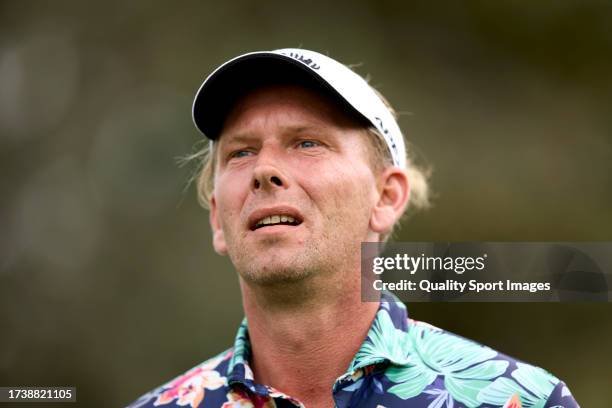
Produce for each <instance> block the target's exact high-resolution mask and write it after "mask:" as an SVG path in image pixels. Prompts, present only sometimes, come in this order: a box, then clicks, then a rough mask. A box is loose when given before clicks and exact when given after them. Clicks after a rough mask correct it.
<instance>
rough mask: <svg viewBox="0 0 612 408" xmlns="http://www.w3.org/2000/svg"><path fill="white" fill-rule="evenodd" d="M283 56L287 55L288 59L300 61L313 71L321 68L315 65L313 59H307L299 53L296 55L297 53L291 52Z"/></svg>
mask: <svg viewBox="0 0 612 408" xmlns="http://www.w3.org/2000/svg"><path fill="white" fill-rule="evenodd" d="M281 54H283V55H286V56H288V57H291V58H293V59H295V60H298V61H300V62H301V63H302V64H304V65H306V66H308V67H309V68H311V69H319V68H321V67H320V66H319V65H317V64H315V62H314V61H313V60H312V58H306V57H305V56H304V55H302V54H298V53H295V52H290V53H288V54H287V53H284V52H283V53H281Z"/></svg>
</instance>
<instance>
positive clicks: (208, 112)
mask: <svg viewBox="0 0 612 408" xmlns="http://www.w3.org/2000/svg"><path fill="white" fill-rule="evenodd" d="M193 119H194V122H195V124H196V126H197V127H198V128H199V129H200V130H201V131H202V132H203V133H204V134H205V135H206V136H207V137H208V138H210V139H211V141H212V142H211V147H210V152H209V154H208V155H207V156H205V157H204V167H203V170H202V174H201V176H200V178H199V184H198V187H199V193H200V197H201V199H202V201H204V202H205V204H207V205H208V206H209V208H210V223H211V227H212V233H213V245H214V248H215V250H216V252H218V253H219V254H221V255H228V256H229V257H230V259H231V261H232V263H233V265H234V266H235V268H236V270H237V271H238V275H239V280H240V287H241V291H242V298H243V305H244V310H245V315H246V319H245V320H244V322H243V323H242V325H241V327H240V328H239V330H238V334H237V336H236V341H235V344H234V347H233V348H231V349H229V350H228V351H226V352H224V353H222V354H220V355H219V356H217V357H215V358H213V359H211V360H208V361H206V362H204V363H202V364H201V365H199V366H197V367H195V368H193V369H192V370H190V371H188V372H187V373H186V374H184V375H182V376H180V377H178V378H176V379H175V380H173V381H170V382H169V383H167V384H166V385H164V386H162V387H160V388H158V389H156V390H154V391H153V392H151V393H149V394H146V395H144V396H143V397H141V398H140V399H139V400H138V401H136V402H134V403H133V404H132V405H131V407H152V406H163V407H165V406H168V407H169V406H189V407H234V406H235V407H273V406H280V407H291V406H305V407H333V406H337V407H342V408H344V407H380V406H382V407H400V406H410V407H430V408H433V407H438V408H439V407H455V408H458V407H479V406H483V407H521V406H523V407H553V406H555V407H566V408H567V407H576V406H577V404H576V402H575V401H574V399H573V397H572V396H571V394H570V392H569V390H568V389H567V387H566V386H565V385H564V384H563V382H561V381H559V380H558V379H557V378H555V377H553V376H552V375H550V374H549V373H547V372H546V371H544V370H542V369H539V368H536V367H533V366H530V365H528V364H524V363H521V362H519V361H516V360H514V359H512V358H510V357H507V356H505V355H502V354H500V353H498V352H496V351H494V350H492V349H490V348H488V347H485V346H482V345H479V344H477V343H474V342H472V341H469V340H466V339H463V338H461V337H458V336H455V335H453V334H450V333H447V332H445V331H442V330H440V329H437V328H435V327H432V326H430V325H427V324H424V323H419V322H416V321H414V320H411V319H408V317H407V312H406V309H405V307H404V305H403V304H402V303H400V302H399V301H397V300H396V299H395V298H394V297H393V296H392V295H390V294H386V293H383V294H382V297H381V300H380V302H362V300H361V293H360V288H361V286H360V262H361V260H360V243H361V242H362V241H363V242H368V241H369V242H377V241H384V240H385V239H386V238H387V237H388V236H389V234H390V233H391V231H392V229H393V226H394V225H395V224H396V222H397V221H398V220H399V219H400V217H401V216H402V214H403V213H404V211H405V209H406V207H407V205H408V202H409V198H410V201H413V200H414V202H417V203H419V204H421V205H422V204H424V203H426V202H427V198H426V183H425V181H424V180H425V178H424V177H423V176H422V174H420V173H419V172H418V169H416V168H415V167H414V166H412V165H411V164H410V163H408V161H407V159H406V152H405V150H406V149H405V145H404V140H403V136H402V134H401V132H400V129H399V127H398V125H397V123H396V121H395V118H394V115H393V113H392V111H391V110H390V108H389V107H388V105H386V103H385V102H384V101H383V100H382V99H381V97H379V95H378V94H377V93H376V92H375V91H374V90H373V89H372V88H371V87H370V86H369V85H368V84H367V82H366V81H365V80H363V79H362V78H361V77H360V76H358V75H357V74H355V73H354V72H353V71H351V70H350V69H349V68H347V67H346V66H344V65H342V64H340V63H338V62H337V61H335V60H333V59H331V58H328V57H326V56H324V55H321V54H318V53H316V52H312V51H308V50H300V49H284V50H277V51H272V52H259V53H251V54H246V55H243V56H240V57H237V58H235V59H233V60H231V61H229V62H227V63H225V64H224V65H222V66H221V67H220V68H218V69H217V70H216V71H215V72H213V73H212V74H211V75H210V76H209V77H208V78H207V79H206V81H205V82H204V83H203V85H202V87H201V88H200V90H199V91H198V93H197V95H196V98H195V101H194V106H193ZM409 193H410V194H409ZM409 195H410V197H409Z"/></svg>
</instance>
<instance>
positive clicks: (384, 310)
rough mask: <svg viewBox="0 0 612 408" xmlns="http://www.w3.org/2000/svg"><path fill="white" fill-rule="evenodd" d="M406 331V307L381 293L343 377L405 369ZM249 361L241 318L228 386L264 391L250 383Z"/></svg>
mask: <svg viewBox="0 0 612 408" xmlns="http://www.w3.org/2000/svg"><path fill="white" fill-rule="evenodd" d="M408 327H409V326H408V311H407V310H406V306H405V305H404V304H403V303H402V302H401V301H400V300H399V299H398V298H397V297H396V296H395V295H393V294H392V293H389V292H382V294H381V299H380V305H379V306H378V311H377V312H376V316H375V318H374V321H373V322H372V325H371V326H370V330H369V331H368V335H367V337H366V339H365V341H364V342H363V344H362V345H361V347H360V349H359V351H358V352H357V354H356V355H355V357H354V358H353V361H352V362H351V364H350V365H349V367H348V370H347V373H346V374H351V373H353V372H354V371H356V370H358V369H360V368H363V367H366V366H370V365H373V364H379V363H384V362H390V363H392V364H396V365H406V364H407V363H408V361H407V359H406V355H407V350H408V349H409V347H410V344H409V338H408ZM340 334H341V333H340ZM250 358H251V342H250V340H249V332H248V325H247V319H246V318H245V319H244V320H243V321H242V324H241V325H240V328H239V329H238V333H237V334H236V340H235V341H234V348H233V355H232V359H231V360H230V363H229V367H228V382H229V384H233V383H241V384H243V385H245V386H247V387H248V388H250V389H251V390H252V391H255V392H258V391H264V389H263V388H262V389H261V390H260V389H259V386H258V384H255V382H254V377H253V372H252V371H251V368H250V367H249V360H250Z"/></svg>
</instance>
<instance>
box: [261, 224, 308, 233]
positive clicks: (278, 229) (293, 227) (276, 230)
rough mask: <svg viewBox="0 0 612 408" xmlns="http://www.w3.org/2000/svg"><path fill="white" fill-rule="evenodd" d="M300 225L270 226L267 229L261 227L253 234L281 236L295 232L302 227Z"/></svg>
mask: <svg viewBox="0 0 612 408" xmlns="http://www.w3.org/2000/svg"><path fill="white" fill-rule="evenodd" d="M300 225H302V224H300ZM300 225H283V224H281V225H270V226H267V227H261V228H257V229H256V230H253V231H252V232H254V233H256V234H280V233H283V232H292V231H295V230H296V229H297V228H299V227H300Z"/></svg>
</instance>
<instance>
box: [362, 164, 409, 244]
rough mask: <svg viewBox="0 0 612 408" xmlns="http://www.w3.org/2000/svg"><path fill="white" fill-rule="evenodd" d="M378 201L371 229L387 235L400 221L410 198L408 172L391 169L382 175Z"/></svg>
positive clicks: (373, 210)
mask: <svg viewBox="0 0 612 408" xmlns="http://www.w3.org/2000/svg"><path fill="white" fill-rule="evenodd" d="M380 177H381V178H380V184H379V186H380V187H379V196H378V201H377V203H376V205H375V206H374V208H373V209H372V215H371V217H370V228H371V229H372V231H374V232H377V233H378V234H381V235H382V234H387V233H389V232H390V231H391V229H392V228H393V225H394V224H395V223H396V222H397V221H398V220H399V219H400V217H401V216H402V214H403V213H404V210H405V209H406V205H407V204H408V198H409V186H408V176H407V175H406V172H405V171H403V170H401V169H399V168H397V167H389V168H387V169H386V170H385V171H384V172H383V173H382V174H381V175H380Z"/></svg>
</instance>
